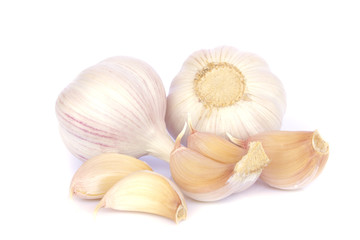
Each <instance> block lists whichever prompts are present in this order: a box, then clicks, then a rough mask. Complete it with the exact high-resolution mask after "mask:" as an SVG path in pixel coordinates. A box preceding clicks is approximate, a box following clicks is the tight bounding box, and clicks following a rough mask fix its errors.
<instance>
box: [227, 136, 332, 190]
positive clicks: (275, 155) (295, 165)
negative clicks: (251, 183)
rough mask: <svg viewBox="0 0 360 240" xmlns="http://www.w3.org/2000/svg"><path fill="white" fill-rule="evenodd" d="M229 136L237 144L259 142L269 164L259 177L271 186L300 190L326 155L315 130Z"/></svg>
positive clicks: (326, 147)
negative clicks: (244, 138)
mask: <svg viewBox="0 0 360 240" xmlns="http://www.w3.org/2000/svg"><path fill="white" fill-rule="evenodd" d="M229 138H230V139H231V141H233V142H234V143H236V144H238V145H239V146H243V147H247V146H248V143H249V142H251V141H259V142H261V143H262V145H263V147H264V150H265V152H266V154H267V155H268V157H269V159H270V160H271V163H270V164H269V166H267V167H266V168H265V169H264V170H263V172H262V174H261V179H262V180H263V181H264V182H266V183H267V184H269V185H270V186H272V187H275V188H280V189H287V190H291V189H299V188H302V187H305V186H306V185H308V184H309V183H311V182H312V181H313V180H314V179H315V178H316V177H318V176H319V174H320V173H321V172H322V170H323V169H324V167H325V164H326V162H327V160H328V158H329V144H328V143H327V142H325V141H324V140H323V139H322V138H321V136H320V134H319V132H318V131H314V132H305V131H297V132H291V131H271V132H265V133H262V134H258V135H255V136H252V137H250V138H249V139H248V140H247V141H242V140H240V139H237V138H235V137H233V136H231V135H229Z"/></svg>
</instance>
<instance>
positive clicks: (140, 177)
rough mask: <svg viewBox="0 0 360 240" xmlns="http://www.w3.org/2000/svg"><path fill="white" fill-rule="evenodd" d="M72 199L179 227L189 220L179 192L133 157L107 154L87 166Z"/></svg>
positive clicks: (76, 181) (76, 178)
mask: <svg viewBox="0 0 360 240" xmlns="http://www.w3.org/2000/svg"><path fill="white" fill-rule="evenodd" d="M70 195H71V196H76V197H79V198H83V199H101V200H100V202H99V204H98V205H97V206H96V209H95V212H98V211H99V209H100V208H112V209H115V210H121V211H134V212H145V213H151V214H157V215H160V216H163V217H167V218H169V219H172V220H174V221H175V222H176V223H178V222H179V221H181V220H183V219H185V218H186V215H187V207H186V203H185V200H184V197H183V194H182V193H181V191H180V190H179V188H178V187H177V186H176V185H175V184H174V183H173V182H172V181H170V180H169V179H167V178H166V177H164V176H162V175H160V174H158V173H155V172H153V171H152V169H151V167H149V166H148V165H147V164H146V163H145V162H143V161H141V160H139V159H136V158H133V157H131V156H127V155H123V154H117V153H104V154H101V155H99V156H96V157H93V158H91V159H89V160H87V161H86V162H84V163H83V164H82V165H81V166H80V168H79V169H78V170H77V172H76V173H75V175H74V177H73V179H72V181H71V185H70Z"/></svg>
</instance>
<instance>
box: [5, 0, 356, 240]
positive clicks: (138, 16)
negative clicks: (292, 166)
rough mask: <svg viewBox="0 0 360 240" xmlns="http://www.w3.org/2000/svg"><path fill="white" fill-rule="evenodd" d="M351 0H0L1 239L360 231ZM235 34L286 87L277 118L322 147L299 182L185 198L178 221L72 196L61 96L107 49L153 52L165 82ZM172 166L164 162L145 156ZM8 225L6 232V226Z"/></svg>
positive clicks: (148, 55)
mask: <svg viewBox="0 0 360 240" xmlns="http://www.w3.org/2000/svg"><path fill="white" fill-rule="evenodd" d="M356 3H357V1H346V0H342V1H315V0H314V1H226V0H221V1H210V0H208V1H195V0H193V1H177V2H175V1H155V0H153V1H106V0H102V1H89V0H88V1H35V0H34V1H16V0H14V1H1V2H0V81H1V85H0V100H1V101H0V111H1V119H0V121H1V124H0V127H1V129H0V138H1V146H0V149H1V159H0V161H1V165H0V184H1V185H0V186H1V188H0V194H1V197H0V206H1V210H0V216H1V217H0V219H1V221H2V223H1V224H0V226H1V230H0V238H1V239H15V238H16V239H25V238H26V239H29V238H30V237H34V238H37V239H38V238H40V239H45V238H47V239H60V238H62V239H75V238H81V239H99V238H100V237H101V238H102V239H132V238H139V237H142V238H143V239H147V238H160V239H173V238H175V239H177V238H182V239H194V237H195V236H196V237H197V238H199V239H206V238H210V237H215V238H217V239H220V238H221V239H227V238H229V237H231V238H232V239H326V238H330V237H332V238H334V239H335V238H337V239H339V238H341V239H359V238H360V234H359V232H358V230H356V228H358V226H359V222H360V221H359V215H360V207H359V203H360V198H359V195H358V193H359V183H360V181H359V169H360V168H359V167H360V164H359V162H360V157H359V153H358V151H359V133H360V132H359V129H360V128H359V124H360V119H359V116H358V112H359V107H358V104H359V102H360V99H359V80H360V77H359V76H360V74H359V70H360V60H359V56H360V47H359V44H360V34H359V32H360V27H359V26H360V14H359V10H360V7H359V6H357V5H356ZM220 45H230V46H234V47H236V48H238V49H239V50H242V51H250V52H254V53H256V54H258V55H260V56H262V57H263V58H264V59H265V60H266V61H267V62H268V64H269V65H270V67H271V69H272V71H273V72H274V73H275V74H276V75H277V76H278V77H279V78H280V79H281V80H282V82H283V84H284V86H285V89H286V92H287V97H288V108H287V112H286V115H285V118H284V126H283V129H286V130H314V129H319V131H320V133H321V135H322V136H323V137H324V139H325V140H327V141H328V142H329V144H330V151H331V154H330V158H329V161H328V164H327V166H326V167H325V169H324V171H323V173H322V175H321V176H320V177H319V178H318V179H317V180H316V181H314V182H313V183H312V184H311V185H310V186H308V187H307V188H305V189H303V190H300V191H280V190H275V189H271V188H269V187H267V186H266V185H264V184H263V183H261V182H258V183H257V184H255V185H254V186H253V187H252V188H250V189H249V190H247V191H245V192H243V193H240V194H237V195H233V196H231V197H229V198H228V199H226V200H223V201H220V202H216V203H200V202H195V201H192V200H190V199H188V200H187V204H188V218H187V220H186V221H183V222H181V223H180V224H178V225H176V224H175V223H173V222H172V221H170V220H168V219H165V218H162V217H157V216H153V215H148V214H137V213H124V212H117V211H111V210H107V209H103V210H101V211H100V212H99V214H98V216H97V218H94V217H93V213H92V212H93V209H94V207H95V205H96V203H97V202H96V201H82V200H78V199H75V200H70V199H69V197H68V188H69V184H70V181H71V178H72V175H73V174H74V172H75V171H76V170H77V168H78V167H79V166H80V165H81V162H80V161H79V160H77V159H75V158H74V157H72V156H71V155H70V153H69V152H68V151H67V149H66V148H65V147H64V145H63V143H62V141H61V139H60V137H59V134H58V126H57V119H56V116H55V111H54V106H55V101H56V98H57V95H58V94H59V93H60V92H61V90H62V89H63V88H64V87H65V86H66V85H67V84H69V83H70V82H71V81H72V80H73V79H74V78H75V77H76V75H77V74H78V73H79V72H80V71H82V70H83V69H85V68H87V67H89V66H91V65H93V64H95V63H97V62H99V61H101V60H103V59H105V58H107V57H110V56H114V55H128V56H133V57H136V58H139V59H142V60H145V61H146V62H148V63H149V64H150V65H151V66H152V67H153V68H154V69H155V70H156V71H157V72H158V74H159V75H160V76H161V78H162V79H163V81H164V85H165V89H166V90H167V91H168V88H169V86H170V82H171V80H172V79H173V77H174V76H175V75H176V74H177V73H178V71H179V70H180V68H181V65H182V63H183V61H184V60H185V59H186V58H187V57H188V56H189V55H190V54H191V53H192V52H194V51H196V50H199V49H202V48H214V47H217V46H220ZM144 160H145V161H147V162H148V163H149V164H150V165H151V166H152V167H153V168H154V169H155V170H156V171H159V172H161V173H163V174H165V175H166V176H168V177H169V176H170V174H169V171H168V166H167V164H166V163H165V162H161V161H160V160H157V159H154V158H151V157H146V158H144ZM5 235H7V237H4V236H5Z"/></svg>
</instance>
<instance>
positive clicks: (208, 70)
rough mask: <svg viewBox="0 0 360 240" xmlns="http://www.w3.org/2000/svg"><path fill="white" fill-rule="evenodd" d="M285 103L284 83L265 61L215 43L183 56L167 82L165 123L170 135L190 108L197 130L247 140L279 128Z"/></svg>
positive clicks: (173, 134)
mask: <svg viewBox="0 0 360 240" xmlns="http://www.w3.org/2000/svg"><path fill="white" fill-rule="evenodd" d="M285 108H286V99H285V92H284V89H283V86H282V84H281V82H280V81H279V79H278V78H277V77H276V76H274V75H273V74H272V73H271V72H270V70H269V68H268V66H267V64H266V63H265V62H264V60H262V59H261V58H259V57H257V56H256V55H254V54H250V53H243V52H239V51H238V50H237V49H235V48H232V47H220V48H215V49H213V50H200V51H197V52H195V53H193V54H192V55H191V56H190V57H189V58H188V59H187V60H186V61H185V63H184V65H183V67H182V69H181V71H180V72H179V74H178V75H177V76H176V77H175V78H174V80H173V81H172V83H171V87H170V91H169V95H168V98H167V111H166V125H167V128H168V130H169V132H170V133H171V135H172V136H173V137H174V138H175V137H176V136H177V135H178V134H179V132H180V131H181V129H182V127H183V123H184V122H185V121H186V118H187V114H188V113H190V115H191V119H192V121H193V124H194V127H195V128H196V129H197V130H198V131H200V132H209V133H214V134H216V135H220V136H223V137H225V134H226V132H228V133H231V134H232V135H233V136H234V137H237V138H241V139H246V138H247V137H248V136H251V135H254V134H257V133H260V132H264V131H267V130H278V129H280V126H281V122H282V118H283V115H284V112H285ZM187 134H188V133H187ZM186 136H187V135H186Z"/></svg>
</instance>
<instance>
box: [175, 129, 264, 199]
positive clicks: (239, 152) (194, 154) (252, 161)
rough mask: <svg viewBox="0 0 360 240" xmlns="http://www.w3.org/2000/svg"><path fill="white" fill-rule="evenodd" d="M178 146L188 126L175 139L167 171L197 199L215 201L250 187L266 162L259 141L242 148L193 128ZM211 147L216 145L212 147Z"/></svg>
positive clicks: (186, 193) (182, 187)
mask: <svg viewBox="0 0 360 240" xmlns="http://www.w3.org/2000/svg"><path fill="white" fill-rule="evenodd" d="M189 125H190V129H191V132H192V134H190V135H189V137H188V139H189V141H190V142H189V143H190V144H189V146H188V147H184V146H181V144H180V142H181V139H182V137H183V135H184V134H185V131H186V127H187V125H186V124H185V126H184V128H183V130H182V131H181V132H180V134H179V136H178V137H177V138H176V141H175V147H174V150H173V151H172V153H171V156H170V171H171V175H172V177H173V179H174V181H175V183H176V184H177V185H178V186H179V187H180V189H181V190H182V191H183V193H184V194H185V195H187V196H189V197H191V198H193V199H195V200H199V201H216V200H220V199H223V198H226V197H228V196H229V195H231V194H233V193H236V192H240V191H243V190H245V189H247V188H248V187H250V186H251V185H252V184H254V183H255V181H256V180H257V179H258V177H259V176H260V174H261V171H262V169H263V168H264V167H266V166H267V164H268V163H269V159H268V157H267V156H266V154H265V152H264V150H263V148H262V146H261V143H259V142H252V143H251V144H250V147H249V149H247V150H246V151H244V150H243V149H240V148H239V147H237V146H235V145H234V144H232V143H230V142H228V141H227V140H225V139H224V138H222V137H219V136H216V135H214V134H208V133H204V134H202V133H200V132H197V131H195V130H194V129H193V128H192V127H191V124H189ZM213 146H218V148H217V147H215V148H213Z"/></svg>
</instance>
